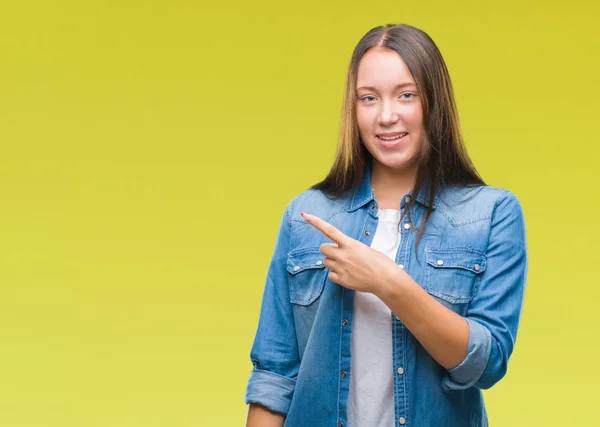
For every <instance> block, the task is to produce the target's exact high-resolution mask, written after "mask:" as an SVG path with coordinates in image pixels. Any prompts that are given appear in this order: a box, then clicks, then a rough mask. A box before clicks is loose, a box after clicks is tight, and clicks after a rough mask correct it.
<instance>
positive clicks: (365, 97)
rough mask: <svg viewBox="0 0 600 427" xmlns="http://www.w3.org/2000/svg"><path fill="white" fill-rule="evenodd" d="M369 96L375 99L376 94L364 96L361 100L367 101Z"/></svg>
mask: <svg viewBox="0 0 600 427" xmlns="http://www.w3.org/2000/svg"><path fill="white" fill-rule="evenodd" d="M367 98H373V99H375V97H374V96H371V95H367V96H363V97H362V98H360V100H361V101H366V99H367Z"/></svg>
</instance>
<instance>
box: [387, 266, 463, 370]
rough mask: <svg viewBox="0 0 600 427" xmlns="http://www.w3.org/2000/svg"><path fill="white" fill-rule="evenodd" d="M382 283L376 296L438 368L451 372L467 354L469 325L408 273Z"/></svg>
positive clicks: (397, 275) (401, 273)
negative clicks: (433, 360)
mask: <svg viewBox="0 0 600 427" xmlns="http://www.w3.org/2000/svg"><path fill="white" fill-rule="evenodd" d="M399 273H400V274H395V275H394V276H393V277H391V278H389V279H388V280H386V283H384V284H382V286H381V287H380V289H379V290H378V292H377V296H378V297H379V298H380V299H381V300H382V301H383V302H384V303H385V304H386V305H387V306H388V307H389V308H390V309H391V310H392V311H393V312H394V314H395V315H396V316H398V318H399V319H400V320H401V321H402V323H404V325H405V326H406V327H407V328H408V330H409V331H410V332H411V333H412V334H413V335H414V336H415V338H416V339H417V340H418V341H419V342H420V343H421V345H422V346H423V347H424V348H425V350H427V352H428V353H429V354H430V355H431V357H433V358H434V359H435V360H436V361H437V362H438V363H439V364H440V365H442V366H443V367H444V368H446V369H452V368H454V367H455V366H457V365H458V364H460V363H461V362H462V361H463V359H464V358H465V357H466V355H467V351H468V345H469V324H468V323H467V321H466V319H465V318H464V317H462V316H461V315H459V314H457V313H455V312H453V311H452V310H450V309H448V308H446V307H445V306H443V305H442V304H441V303H439V302H438V301H437V300H436V299H435V298H434V297H432V296H431V295H429V293H427V291H425V290H424V289H423V288H421V286H419V285H418V284H417V283H416V282H415V281H414V280H413V279H412V278H411V277H410V276H409V275H408V274H406V273H405V272H402V271H400V272H399Z"/></svg>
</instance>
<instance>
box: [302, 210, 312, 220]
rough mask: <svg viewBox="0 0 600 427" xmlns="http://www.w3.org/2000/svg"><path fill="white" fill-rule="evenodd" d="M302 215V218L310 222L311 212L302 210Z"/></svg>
mask: <svg viewBox="0 0 600 427" xmlns="http://www.w3.org/2000/svg"><path fill="white" fill-rule="evenodd" d="M300 215H302V218H304V219H305V220H306V221H307V222H310V219H311V216H310V215H309V214H307V213H304V212H300Z"/></svg>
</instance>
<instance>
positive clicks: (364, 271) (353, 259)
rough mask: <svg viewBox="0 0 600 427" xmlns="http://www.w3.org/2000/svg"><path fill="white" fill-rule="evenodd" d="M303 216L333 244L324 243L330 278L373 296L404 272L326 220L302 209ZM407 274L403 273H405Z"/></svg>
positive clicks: (326, 264)
mask: <svg viewBox="0 0 600 427" xmlns="http://www.w3.org/2000/svg"><path fill="white" fill-rule="evenodd" d="M301 215H302V217H303V218H304V219H305V220H306V222H307V223H309V224H310V225H312V226H313V227H315V228H316V229H317V230H319V231H320V232H321V233H323V234H325V236H327V237H329V238H330V239H331V240H333V241H334V242H335V243H323V244H322V245H321V246H320V248H319V250H320V252H321V253H322V254H323V255H325V257H326V258H325V260H324V261H323V264H324V265H325V267H327V268H328V269H329V270H330V273H329V276H328V277H329V279H331V280H332V281H334V282H335V283H338V284H340V285H342V286H344V287H346V288H349V289H354V290H356V291H362V292H370V293H373V294H375V295H378V294H380V293H381V291H382V290H383V289H384V288H385V287H386V286H388V285H389V284H390V283H392V282H393V280H394V278H397V275H398V274H402V273H403V271H402V270H401V269H400V268H398V265H397V264H396V263H395V262H394V261H392V260H391V259H390V258H389V257H387V256H386V255H384V254H382V253H381V252H379V251H377V250H375V249H373V248H371V247H369V246H367V245H365V244H364V243H362V242H359V241H358V240H355V239H353V238H351V237H349V236H347V235H345V234H344V233H342V232H341V231H340V230H338V229H337V228H335V227H334V226H333V225H331V224H329V223H328V222H326V221H324V220H322V219H321V218H318V217H316V216H314V215H309V214H306V213H304V212H302V213H301ZM404 274H406V273H404Z"/></svg>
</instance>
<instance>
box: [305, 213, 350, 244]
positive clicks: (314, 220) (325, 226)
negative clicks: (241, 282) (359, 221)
mask: <svg viewBox="0 0 600 427" xmlns="http://www.w3.org/2000/svg"><path fill="white" fill-rule="evenodd" d="M300 215H302V218H304V219H305V220H306V222H308V223H309V224H310V225H312V226H313V227H315V228H316V229H317V230H319V231H320V232H321V233H323V234H324V235H326V236H327V237H329V238H330V239H331V240H333V241H334V242H336V243H337V244H338V245H342V244H344V243H347V242H348V239H349V237H348V236H346V235H345V234H344V233H342V232H341V231H340V230H338V229H337V228H335V227H334V226H333V225H331V224H329V223H328V222H327V221H324V220H322V219H321V218H319V217H317V216H314V215H310V214H307V213H305V212H300Z"/></svg>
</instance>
